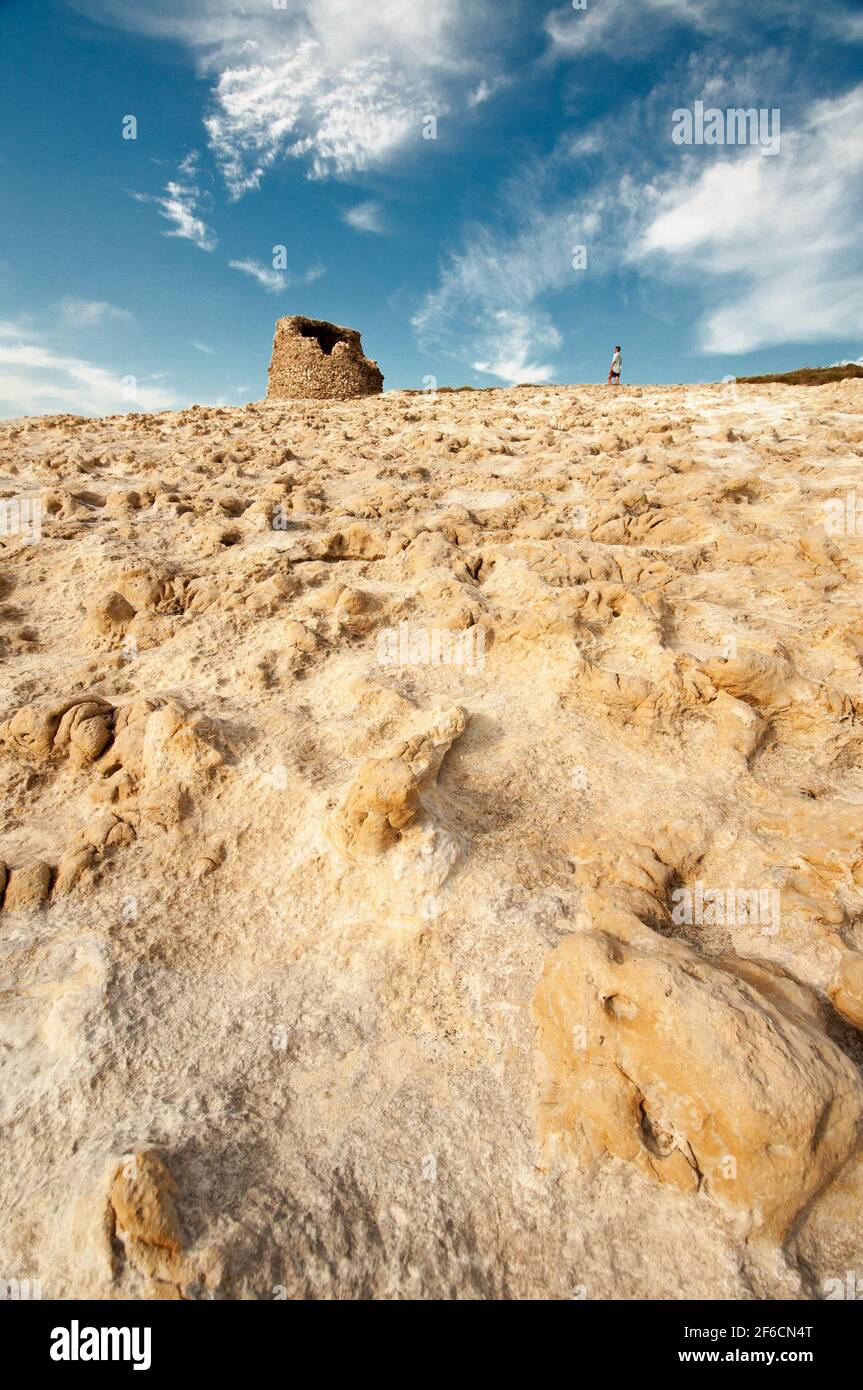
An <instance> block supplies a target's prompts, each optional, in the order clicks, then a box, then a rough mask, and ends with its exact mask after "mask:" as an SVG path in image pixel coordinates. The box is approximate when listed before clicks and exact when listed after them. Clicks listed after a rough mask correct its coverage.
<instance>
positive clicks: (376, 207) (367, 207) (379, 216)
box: [342, 200, 386, 234]
mask: <svg viewBox="0 0 863 1390" xmlns="http://www.w3.org/2000/svg"><path fill="white" fill-rule="evenodd" d="M342 217H343V220H344V221H345V222H347V224H348V226H349V227H353V228H354V229H355V230H356V231H358V232H377V233H379V234H380V233H383V232H385V231H386V227H385V226H384V217H383V209H382V208H381V205H380V203H375V202H373V201H371V200H369V201H368V202H365V203H357V205H356V207H354V208H349V209H348V211H347V212H345V213H343V214H342Z"/></svg>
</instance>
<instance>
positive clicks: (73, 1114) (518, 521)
mask: <svg viewBox="0 0 863 1390" xmlns="http://www.w3.org/2000/svg"><path fill="white" fill-rule="evenodd" d="M324 356H326V354H324ZM861 418H863V383H860V382H854V381H849V382H845V383H840V384H837V385H828V386H822V387H815V388H811V389H809V388H798V387H789V386H787V385H776V386H772V385H764V386H747V385H744V384H741V383H736V384H730V385H720V384H716V385H697V386H645V387H636V386H624V387H621V388H620V389H619V390H611V389H609V388H606V387H605V386H604V385H576V386H568V387H562V386H535V387H522V388H512V389H509V388H506V389H499V390H497V389H496V390H488V391H486V390H483V391H479V390H478V391H464V392H448V391H445V390H442V389H439V390H438V391H437V392H435V393H426V392H420V391H416V392H404V391H394V392H387V393H386V394H385V395H374V396H366V397H362V398H356V399H342V400H326V399H321V398H319V399H316V400H304V399H273V400H272V401H268V402H258V403H255V404H252V405H248V406H244V407H236V408H232V407H209V406H203V407H194V408H188V409H183V410H178V411H164V412H158V413H153V414H146V413H143V412H139V411H132V412H130V413H128V414H122V415H116V416H112V417H109V418H105V419H93V418H89V417H77V416H72V415H68V414H63V415H58V416H40V417H38V418H34V419H31V420H23V421H21V420H19V421H0V458H2V459H3V466H4V470H5V471H6V473H7V474H8V477H9V478H12V479H14V491H15V492H16V493H18V492H20V494H21V495H22V496H24V495H27V496H33V497H37V496H41V497H42V499H43V526H42V540H41V542H40V543H39V544H38V545H30V546H25V545H23V544H18V543H17V542H16V541H15V538H13V537H9V536H7V537H5V538H3V539H0V546H2V547H3V548H2V565H0V571H2V572H0V647H2V651H0V658H2V664H3V674H2V681H0V687H2V688H0V861H2V863H4V864H11V865H13V866H16V867H15V868H14V870H13V872H12V875H11V877H10V882H9V886H8V888H7V890H6V892H5V893H4V895H3V896H4V897H5V899H6V904H5V907H4V910H3V912H2V913H0V919H2V923H3V927H2V930H0V975H2V987H0V1097H2V1105H3V1111H2V1121H3V1145H2V1146H0V1274H2V1275H3V1277H4V1278H11V1277H15V1276H16V1275H23V1276H25V1277H26V1276H30V1277H40V1278H41V1279H42V1283H43V1290H44V1294H45V1296H46V1297H55V1298H59V1299H69V1298H81V1297H94V1298H100V1299H101V1298H111V1299H119V1300H125V1299H141V1298H163V1297H168V1298H176V1297H187V1298H200V1299H207V1300H210V1299H213V1300H228V1299H234V1298H244V1299H252V1300H263V1301H268V1300H272V1299H274V1298H277V1297H281V1296H282V1293H284V1295H285V1296H287V1297H288V1298H291V1299H307V1298H308V1299H316V1300H319V1299H368V1298H374V1299H395V1298H399V1299H404V1298H412V1299H426V1300H434V1299H441V1298H444V1299H452V1298H458V1299H487V1300H495V1301H497V1300H501V1301H503V1300H507V1301H509V1300H520V1299H548V1298H552V1299H555V1300H562V1301H563V1300H566V1301H569V1300H570V1299H572V1298H573V1297H574V1296H578V1297H580V1296H581V1294H582V1293H583V1295H584V1296H585V1297H586V1298H588V1299H591V1300H627V1299H639V1300H641V1299H682V1298H692V1299H699V1300H702V1299H703V1300H712V1299H722V1300H734V1299H747V1300H751V1299H757V1300H772V1299H791V1300H800V1299H804V1300H805V1299H807V1298H816V1297H825V1296H828V1295H827V1292H826V1289H827V1285H828V1281H834V1282H832V1283H830V1285H829V1287H830V1289H831V1290H832V1289H834V1288H835V1287H836V1284H835V1281H836V1280H837V1279H838V1280H841V1281H843V1287H845V1283H844V1281H845V1280H846V1276H847V1272H848V1271H849V1270H850V1271H856V1272H858V1273H859V1275H860V1276H863V1227H861V1223H860V1220H859V1218H858V1215H857V1214H856V1211H857V1208H859V1206H860V1158H859V1153H860V1150H859V1143H860V1136H861V1128H860V1125H859V1122H858V1118H857V1117H858V1116H859V1114H860V1096H861V1091H863V1081H861V1071H860V1062H861V1057H863V1052H861V1041H860V1031H859V1030H860V1027H861V1024H860V1022H859V1020H860V1017H861V1014H860V992H861V991H860V981H859V978H858V976H859V964H858V963H859V960H860V959H861V957H863V925H861V924H863V838H861V810H860V806H861V778H860V769H861V767H863V618H861V614H863V549H861V544H860V534H859V532H860V530H861V526H860V510H859V506H858V508H857V512H856V515H855V513H854V510H853V508H852V507H851V505H850V503H849V494H853V492H854V491H855V489H856V491H857V492H858V494H859V475H860V467H861V461H863V425H861ZM7 481H8V479H7ZM7 490H8V488H7ZM858 502H859V497H858ZM837 516H838V524H837ZM4 541H5V544H4ZM88 615H90V616H88ZM465 652H468V653H470V656H471V659H470V660H468V659H467V658H466V657H465V655H464V654H465ZM459 653H461V654H462V657H463V659H462V660H461V661H457V660H456V659H455V658H456V655H457V654H459ZM468 715H469V718H468ZM38 865H41V866H42V868H41V869H38V868H36V867H35V866H38ZM54 865H56V870H54V871H53V872H52V869H51V868H50V867H49V866H54ZM28 866H29V868H28ZM34 869H35V875H34V874H33V871H34ZM22 874H23V877H22V876H21V875H22ZM0 879H2V869H0ZM16 879H17V886H16ZM49 890H50V891H49ZM0 891H2V889H0ZM46 892H47V894H48V895H47V896H43V895H44V894H46ZM706 894H710V895H712V898H711V901H713V900H715V899H717V897H718V900H719V902H720V903H721V904H723V908H722V912H721V913H718V914H717V913H715V912H714V913H713V915H712V916H711V917H710V918H709V919H705V918H704V916H703V915H702V916H701V917H698V915H697V914H696V915H695V916H693V914H692V913H691V912H689V914H688V917H687V914H686V913H685V912H684V913H683V914H681V911H680V908H681V898H682V899H683V902H684V905H685V904H686V903H687V902H688V903H689V904H690V906H691V903H692V901H693V900H695V899H697V900H698V901H702V899H703V898H704V895H706ZM22 899H23V900H24V901H26V902H27V903H29V904H30V905H31V907H38V908H39V910H26V909H25V910H18V907H19V906H20V904H21V902H22ZM762 901H766V903H767V905H768V910H767V912H766V915H759V912H750V910H749V908H750V907H751V905H752V904H753V903H755V904H759V903H761V902H762ZM16 904H17V905H18V906H16ZM740 904H743V908H744V910H743V911H742V912H741V911H739V910H738V908H739V905H740ZM747 904H748V905H749V906H747ZM759 911H760V909H759ZM599 942H602V943H610V944H603V945H602V949H601V951H600V947H599V945H598V943H599ZM615 951H617V952H620V953H622V955H621V958H620V960H619V961H618V960H615V956H614V952H615ZM534 999H536V1008H537V1010H538V1011H539V1012H538V1013H535V1011H534V1007H533V1006H532V1001H534ZM579 1030H583V1033H581V1032H579ZM600 1038H601V1039H602V1040H603V1041H602V1042H600V1041H599V1040H600ZM576 1042H579V1043H582V1042H583V1044H584V1048H583V1053H584V1055H583V1053H582V1051H579V1050H577V1049H576V1047H575V1045H574V1044H575V1043H576ZM570 1043H572V1044H573V1046H571V1047H570V1046H569V1044H570ZM610 1057H613V1058H614V1059H615V1063H614V1064H612V1065H608V1064H607V1059H608V1058H610ZM586 1058H589V1059H590V1063H589V1065H588V1062H587V1060H586ZM588 1083H589V1084H588ZM639 1096H640V1097H641V1099H640V1100H639ZM130 1151H135V1152H138V1153H146V1152H151V1151H156V1152H158V1154H160V1155H161V1163H162V1165H163V1167H164V1168H165V1169H167V1170H169V1171H173V1173H174V1176H175V1177H176V1178H177V1179H178V1180H180V1179H181V1191H182V1205H181V1209H182V1217H183V1219H182V1223H180V1222H179V1217H178V1215H177V1201H176V1197H175V1196H174V1195H173V1194H172V1193H171V1191H170V1184H169V1183H168V1181H167V1179H166V1178H165V1177H164V1174H163V1173H162V1170H161V1169H158V1170H157V1169H156V1168H153V1169H152V1170H151V1176H152V1179H153V1182H152V1185H151V1186H152V1190H151V1193H150V1196H151V1198H152V1201H151V1202H150V1206H149V1210H150V1213H151V1216H152V1221H151V1222H150V1224H149V1225H147V1223H146V1222H144V1221H143V1220H142V1221H141V1222H137V1224H136V1218H135V1217H134V1215H133V1214H132V1209H133V1208H134V1205H135V1203H134V1200H131V1199H130V1195H129V1193H126V1194H125V1199H124V1194H123V1192H122V1191H121V1190H120V1189H119V1188H118V1189H117V1194H116V1195H117V1207H118V1210H117V1211H116V1212H115V1207H114V1205H113V1204H112V1203H111V1201H110V1200H109V1193H110V1190H111V1187H112V1184H113V1183H114V1178H115V1175H116V1173H117V1171H118V1169H120V1168H121V1167H122V1166H123V1164H125V1162H126V1160H121V1157H120V1156H121V1155H123V1154H127V1155H129V1156H131V1155H130ZM147 1164H149V1160H147ZM145 1166H146V1165H145ZM166 1193H167V1196H166V1195H165V1194H166ZM124 1200H125V1201H126V1206H125V1207H124ZM170 1201H173V1203H174V1206H173V1212H174V1218H176V1220H175V1221H174V1224H173V1225H172V1219H171V1218H170V1217H168V1215H167V1213H168V1211H169V1210H170ZM855 1203H856V1206H855ZM143 1210H144V1208H143V1207H142V1208H141V1211H142V1213H143ZM118 1217H122V1219H118ZM123 1221H126V1222H127V1223H128V1224H127V1225H124V1224H123ZM165 1222H167V1223H168V1224H167V1229H168V1232H169V1234H170V1233H171V1232H173V1234H172V1235H171V1237H170V1241H169V1244H167V1245H161V1244H158V1243H156V1244H154V1243H153V1240H152V1237H153V1234H154V1231H158V1230H160V1229H162V1227H163V1226H164V1224H165ZM181 1225H182V1229H180V1226H181ZM177 1243H179V1248H173V1245H175V1244H177ZM576 1291H580V1292H578V1293H576ZM801 1320H802V1321H805V1317H803V1318H802V1319H801ZM769 1321H770V1318H769V1317H765V1322H769Z"/></svg>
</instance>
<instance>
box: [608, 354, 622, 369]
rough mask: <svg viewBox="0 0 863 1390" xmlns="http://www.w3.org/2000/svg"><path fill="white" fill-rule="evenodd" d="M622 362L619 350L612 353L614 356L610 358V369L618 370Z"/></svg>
mask: <svg viewBox="0 0 863 1390" xmlns="http://www.w3.org/2000/svg"><path fill="white" fill-rule="evenodd" d="M622 362H623V358H622V357H621V355H620V353H619V352H616V353H615V354H614V356H613V357H612V359H611V370H612V371H613V372H619V371H620V366H621V363H622Z"/></svg>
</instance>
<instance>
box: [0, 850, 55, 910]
mask: <svg viewBox="0 0 863 1390" xmlns="http://www.w3.org/2000/svg"><path fill="white" fill-rule="evenodd" d="M51 872H52V871H51V868H50V865H48V864H44V863H42V861H41V860H37V861H36V863H34V864H27V865H25V866H24V867H23V868H20V869H10V870H9V877H8V880H7V883H6V893H5V896H4V898H3V908H4V911H6V912H30V911H32V909H33V908H36V907H41V906H42V904H43V903H44V902H46V900H47V898H48V895H49V893H50V892H51Z"/></svg>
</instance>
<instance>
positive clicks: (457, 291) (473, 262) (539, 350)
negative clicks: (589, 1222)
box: [412, 174, 602, 382]
mask: <svg viewBox="0 0 863 1390" xmlns="http://www.w3.org/2000/svg"><path fill="white" fill-rule="evenodd" d="M514 197H515V202H516V204H517V205H518V206H519V208H520V211H519V213H518V216H517V220H516V224H515V227H514V228H513V229H504V230H493V229H491V228H489V227H484V226H475V227H473V228H470V229H469V230H468V232H467V234H466V236H465V240H464V245H463V248H462V249H461V250H460V251H458V252H456V253H455V254H453V255H451V256H450V257H449V259H448V260H447V262H446V263H445V264H444V266H443V268H442V270H441V272H440V277H439V281H438V284H437V286H436V287H435V289H434V290H432V291H431V292H430V293H429V294H427V295H426V297H425V299H424V300H423V303H422V304H421V306H420V308H419V309H418V311H417V312H416V314H415V315H414V317H413V319H412V323H413V327H414V329H415V331H416V335H417V339H418V342H419V344H420V346H421V347H422V348H423V349H424V350H425V351H427V352H442V353H444V354H445V355H446V356H449V357H453V358H454V359H455V360H456V361H460V362H462V363H464V364H466V365H470V366H472V367H473V368H474V370H476V371H483V372H487V373H489V374H491V375H493V376H497V377H500V378H501V379H502V380H505V381H513V382H518V381H548V380H549V379H550V378H551V377H553V375H554V372H555V365H554V360H553V357H554V353H555V352H557V350H558V349H559V348H560V346H561V343H562V338H561V335H560V332H559V331H558V329H557V328H556V326H555V324H554V323H553V321H552V320H551V318H550V315H549V313H548V311H547V309H546V307H545V305H544V303H543V299H544V297H545V296H547V295H549V294H552V293H554V292H559V291H560V290H562V289H564V288H575V287H576V286H577V285H578V284H579V274H580V272H578V271H576V270H574V269H573V264H572V261H573V252H574V248H575V246H576V245H585V244H587V243H588V242H590V241H591V240H592V239H593V237H594V236H595V235H596V233H597V232H598V230H599V227H600V215H601V210H602V200H601V197H600V195H599V194H595V195H594V197H593V200H592V206H591V208H590V210H589V212H588V213H587V215H585V216H579V215H578V214H577V212H576V210H575V207H574V205H572V204H570V203H562V202H560V201H559V200H558V201H551V200H549V199H548V198H547V197H546V196H545V192H544V190H543V189H542V188H541V187H539V188H531V186H530V180H529V177H528V175H527V174H525V177H524V178H523V179H519V180H518V181H517V186H516V188H515V189H514Z"/></svg>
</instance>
